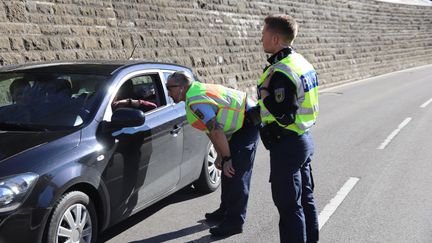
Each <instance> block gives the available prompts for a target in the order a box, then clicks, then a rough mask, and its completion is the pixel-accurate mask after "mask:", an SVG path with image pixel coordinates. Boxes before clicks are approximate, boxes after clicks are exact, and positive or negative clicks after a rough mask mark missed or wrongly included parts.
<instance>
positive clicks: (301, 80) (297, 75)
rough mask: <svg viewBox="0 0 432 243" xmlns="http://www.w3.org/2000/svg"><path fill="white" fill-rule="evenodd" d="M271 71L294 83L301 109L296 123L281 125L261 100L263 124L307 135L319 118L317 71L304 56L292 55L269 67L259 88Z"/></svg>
mask: <svg viewBox="0 0 432 243" xmlns="http://www.w3.org/2000/svg"><path fill="white" fill-rule="evenodd" d="M270 69H273V70H274V71H275V72H281V73H283V74H284V75H286V76H287V77H288V78H289V79H290V80H291V81H292V82H293V83H294V85H295V87H296V88H297V94H296V97H297V100H298V103H299V106H300V107H299V109H298V110H297V112H296V114H295V122H294V123H292V124H289V125H288V126H286V125H283V124H281V123H279V122H278V121H277V120H276V118H275V117H274V116H273V115H272V114H271V113H270V112H269V111H268V110H267V108H266V107H265V106H264V103H263V101H262V100H261V99H259V100H258V104H259V105H260V108H261V121H262V123H263V124H264V125H265V124H270V123H272V122H276V123H277V124H278V125H279V126H281V127H283V128H285V129H288V130H292V131H294V132H296V133H297V134H299V135H301V134H303V133H305V132H306V131H307V130H308V129H309V128H310V127H312V125H314V124H315V121H316V118H317V116H318V77H317V73H316V71H315V69H314V68H313V66H312V64H310V63H309V62H308V61H307V60H306V59H305V58H304V57H303V56H302V55H300V54H298V53H292V54H290V55H288V56H287V57H285V58H284V59H282V60H280V61H279V62H277V63H275V64H273V65H272V66H271V67H269V68H268V69H267V70H266V71H265V72H264V73H263V75H262V76H261V78H260V79H259V81H258V87H259V86H261V84H262V83H263V82H264V80H265V78H266V77H267V75H268V73H269V71H270Z"/></svg>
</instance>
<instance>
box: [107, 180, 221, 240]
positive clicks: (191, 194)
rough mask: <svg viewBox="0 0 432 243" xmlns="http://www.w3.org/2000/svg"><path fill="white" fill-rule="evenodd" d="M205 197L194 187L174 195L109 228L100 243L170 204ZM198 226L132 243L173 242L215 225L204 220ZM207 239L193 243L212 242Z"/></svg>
mask: <svg viewBox="0 0 432 243" xmlns="http://www.w3.org/2000/svg"><path fill="white" fill-rule="evenodd" d="M200 196H203V194H202V193H200V192H198V191H197V190H195V189H194V188H192V187H186V188H184V189H182V190H180V191H178V192H176V193H174V194H173V195H171V196H169V197H167V198H165V199H162V200H161V201H159V202H157V203H155V204H154V205H152V206H150V207H148V208H146V209H144V210H142V211H141V212H139V213H137V214H135V215H132V216H131V217H129V218H128V219H125V220H124V221H122V222H120V223H118V224H116V225H114V226H112V227H110V228H108V229H107V230H105V231H104V232H103V233H102V234H101V235H100V237H99V240H98V242H99V243H103V242H106V241H108V240H110V239H112V238H114V237H116V236H117V235H119V234H121V233H123V232H124V231H126V230H128V229H129V228H131V227H133V226H134V225H136V224H138V223H140V222H141V221H143V220H145V219H146V218H148V217H150V216H152V215H153V214H155V213H157V212H158V211H159V210H161V209H163V208H164V207H166V206H168V205H170V204H174V203H178V202H182V201H187V200H191V199H194V198H197V197H200ZM198 223H199V224H198V225H194V226H191V227H188V228H184V229H181V230H178V231H174V232H169V233H165V234H162V235H158V236H154V237H151V238H148V239H143V240H140V241H134V242H131V243H149V242H163V241H167V240H173V239H176V238H180V237H183V236H186V235H189V234H194V233H197V232H200V231H203V230H207V229H209V227H211V226H213V225H209V224H207V223H206V222H205V221H204V220H202V221H198ZM205 238H206V239H203V238H201V239H199V241H193V242H210V241H212V240H211V239H210V235H209V236H208V239H207V237H205Z"/></svg>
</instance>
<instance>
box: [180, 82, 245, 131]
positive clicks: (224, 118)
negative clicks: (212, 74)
mask: <svg viewBox="0 0 432 243" xmlns="http://www.w3.org/2000/svg"><path fill="white" fill-rule="evenodd" d="M195 104H210V105H214V106H216V107H217V114H216V121H217V122H218V123H219V124H221V125H223V130H224V133H225V134H226V135H228V136H230V135H231V134H233V133H234V132H235V131H237V130H238V129H240V128H241V127H242V126H243V121H244V114H245V105H246V94H245V93H243V92H240V91H237V90H234V89H230V88H225V87H223V86H221V85H215V84H203V83H199V82H193V83H192V85H191V86H190V88H189V90H188V91H187V93H186V118H187V120H188V122H189V123H190V124H191V125H192V126H193V127H195V128H197V129H199V130H202V131H205V132H207V133H208V132H209V131H208V130H207V127H206V126H205V124H203V123H202V122H201V120H200V119H199V118H198V117H196V115H195V113H194V112H193V111H192V109H191V106H192V105H195Z"/></svg>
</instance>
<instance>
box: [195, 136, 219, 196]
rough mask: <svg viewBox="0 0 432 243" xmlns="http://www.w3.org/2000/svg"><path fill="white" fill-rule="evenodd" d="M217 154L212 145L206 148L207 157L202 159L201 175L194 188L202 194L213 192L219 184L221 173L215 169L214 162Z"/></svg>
mask: <svg viewBox="0 0 432 243" xmlns="http://www.w3.org/2000/svg"><path fill="white" fill-rule="evenodd" d="M216 158H217V152H216V149H215V148H214V146H213V144H211V143H210V144H209V145H208V146H207V156H206V158H204V165H203V167H202V169H201V175H200V177H199V179H198V180H197V181H196V182H195V187H196V188H197V189H198V190H199V191H201V192H204V193H209V192H213V191H215V190H216V189H217V188H218V187H219V185H220V183H221V171H220V170H218V169H217V168H216V165H215V162H216Z"/></svg>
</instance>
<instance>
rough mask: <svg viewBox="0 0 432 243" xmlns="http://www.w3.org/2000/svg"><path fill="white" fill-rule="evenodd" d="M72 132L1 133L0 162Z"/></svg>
mask: <svg viewBox="0 0 432 243" xmlns="http://www.w3.org/2000/svg"><path fill="white" fill-rule="evenodd" d="M69 133H71V132H70V131H55V132H15V131H14V132H11V131H0V161H2V160H4V159H7V158H10V157H12V156H14V155H17V154H19V153H21V152H23V151H27V150H30V149H33V148H35V147H38V146H40V145H43V144H45V143H49V142H51V141H53V140H55V139H58V138H60V137H63V136H66V135H67V134H69Z"/></svg>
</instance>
